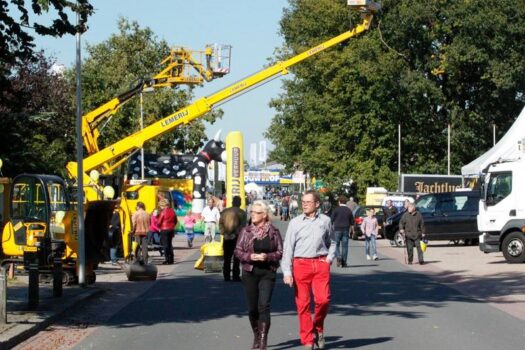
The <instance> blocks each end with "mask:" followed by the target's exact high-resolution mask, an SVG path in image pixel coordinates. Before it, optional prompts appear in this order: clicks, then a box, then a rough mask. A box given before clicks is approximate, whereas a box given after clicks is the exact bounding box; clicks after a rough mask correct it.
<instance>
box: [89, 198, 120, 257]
mask: <svg viewBox="0 0 525 350" xmlns="http://www.w3.org/2000/svg"><path fill="white" fill-rule="evenodd" d="M86 207H87V208H86V218H85V232H86V236H85V237H86V262H87V264H88V265H93V266H96V265H97V264H98V263H100V262H104V261H107V260H109V248H110V240H109V222H110V220H111V215H112V214H113V209H114V208H115V201H93V202H89V203H87V204H86Z"/></svg>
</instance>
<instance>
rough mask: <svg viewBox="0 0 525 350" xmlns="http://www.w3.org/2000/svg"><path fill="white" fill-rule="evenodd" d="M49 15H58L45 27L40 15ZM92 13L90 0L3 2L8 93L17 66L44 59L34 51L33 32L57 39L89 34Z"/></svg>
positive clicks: (1, 32)
mask: <svg viewBox="0 0 525 350" xmlns="http://www.w3.org/2000/svg"><path fill="white" fill-rule="evenodd" d="M45 13H56V17H55V18H51V23H49V24H43V23H44V22H42V17H40V16H41V15H42V14H45ZM77 13H78V14H79V22H78V24H76V14H77ZM92 13H93V7H92V6H91V4H90V3H89V1H88V0H78V1H76V2H72V1H65V0H30V1H27V2H26V1H25V0H11V1H6V0H0V83H1V84H2V86H3V87H4V90H5V89H6V88H7V87H8V83H9V82H10V80H9V79H8V76H9V74H10V73H11V71H12V68H13V67H14V66H15V65H16V64H20V63H22V62H27V61H35V60H39V59H40V57H39V56H38V55H37V54H38V53H35V51H34V47H35V44H34V43H33V41H34V38H33V35H32V34H31V32H33V31H34V32H35V33H36V34H38V35H49V36H54V37H61V36H63V35H64V34H72V35H74V34H75V33H77V32H83V31H85V29H86V23H87V19H88V17H89V16H90V15H91V14H92ZM70 16H72V18H70Z"/></svg>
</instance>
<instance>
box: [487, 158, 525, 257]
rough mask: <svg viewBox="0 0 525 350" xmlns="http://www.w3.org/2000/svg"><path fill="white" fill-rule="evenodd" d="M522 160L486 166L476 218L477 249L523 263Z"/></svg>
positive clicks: (524, 173)
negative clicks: (477, 232)
mask: <svg viewBox="0 0 525 350" xmlns="http://www.w3.org/2000/svg"><path fill="white" fill-rule="evenodd" d="M524 176H525V160H521V159H519V160H514V161H506V162H498V163H493V164H491V165H489V167H488V168H487V172H486V175H485V178H484V179H483V190H482V191H483V193H482V198H481V201H480V203H479V214H478V217H477V222H478V230H479V231H480V232H481V234H480V236H479V247H480V250H481V251H483V252H485V253H492V252H499V251H501V252H502V253H503V256H504V257H505V260H507V262H509V263H523V262H525V233H524V231H525V201H524V200H523V194H524V193H525V183H524V182H523V181H522V179H523V177H524Z"/></svg>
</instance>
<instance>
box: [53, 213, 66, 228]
mask: <svg viewBox="0 0 525 350" xmlns="http://www.w3.org/2000/svg"><path fill="white" fill-rule="evenodd" d="M64 216H66V212H65V211H63V210H59V211H57V213H56V214H55V223H56V224H57V225H58V224H61V223H62V220H64Z"/></svg>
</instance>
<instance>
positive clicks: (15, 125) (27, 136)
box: [0, 53, 75, 176]
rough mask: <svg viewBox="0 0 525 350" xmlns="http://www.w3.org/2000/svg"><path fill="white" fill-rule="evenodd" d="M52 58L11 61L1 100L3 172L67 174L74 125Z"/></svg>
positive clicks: (68, 95)
mask: <svg viewBox="0 0 525 350" xmlns="http://www.w3.org/2000/svg"><path fill="white" fill-rule="evenodd" d="M53 64H54V61H53V60H52V59H49V58H46V57H45V56H44V55H43V53H40V54H36V55H35V58H33V59H31V60H26V61H22V62H20V63H17V64H15V66H14V68H15V69H14V72H15V73H14V74H13V75H12V76H10V77H9V80H10V81H9V84H10V86H11V89H10V91H9V92H6V91H4V94H5V96H6V98H7V100H9V101H11V103H9V104H0V116H1V121H2V128H0V139H1V140H2V142H0V157H1V158H2V160H3V163H4V168H3V174H4V176H14V175H16V174H19V173H22V172H38V173H58V174H61V175H65V171H64V170H65V168H64V165H65V164H66V162H67V160H68V156H67V155H68V154H74V138H75V126H74V123H73V122H72V119H71V116H73V115H74V112H75V111H74V107H73V106H72V104H71V87H70V86H69V85H68V81H67V79H65V77H64V76H63V75H62V74H60V73H54V72H53V70H52V69H51V67H52V66H53Z"/></svg>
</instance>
